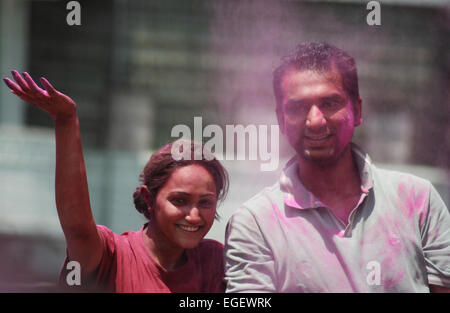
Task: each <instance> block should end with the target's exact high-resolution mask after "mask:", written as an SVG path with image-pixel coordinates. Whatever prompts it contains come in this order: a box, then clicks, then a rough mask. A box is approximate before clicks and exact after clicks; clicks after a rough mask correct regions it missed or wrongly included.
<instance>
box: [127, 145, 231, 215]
mask: <svg viewBox="0 0 450 313" xmlns="http://www.w3.org/2000/svg"><path fill="white" fill-rule="evenodd" d="M180 141H183V142H182V143H183V144H182V145H178V144H177V146H176V150H177V151H176V152H177V153H178V152H181V153H182V154H183V158H180V157H179V156H180V154H177V153H174V151H173V150H174V149H172V147H174V148H175V146H174V145H175V143H180ZM180 147H181V148H182V149H184V148H185V147H187V148H188V149H189V147H190V153H189V151H179V148H180ZM199 151H200V153H199ZM186 152H187V153H186ZM188 165H200V166H202V167H203V168H204V169H206V170H207V171H208V172H209V173H210V174H211V176H212V177H213V180H214V183H215V185H216V193H217V199H218V200H219V201H223V200H224V199H225V196H226V194H227V192H228V185H229V180H228V173H227V171H226V169H225V168H224V167H223V166H222V164H221V163H220V162H219V161H218V160H217V159H215V158H214V156H213V155H212V153H211V152H209V151H207V150H206V149H205V148H204V146H203V145H202V144H200V143H195V142H192V141H186V140H177V141H175V142H173V143H170V144H168V145H165V146H164V147H162V148H161V149H160V150H158V151H157V152H155V153H154V154H153V155H152V156H151V158H150V160H149V161H148V162H147V165H145V168H144V170H143V171H142V173H141V174H140V175H139V181H140V183H141V185H146V186H147V188H148V191H149V192H150V202H151V203H150V205H153V204H154V202H155V200H156V196H157V194H158V192H159V190H160V189H161V188H162V187H163V186H164V185H165V183H166V182H167V181H168V180H169V178H170V176H171V175H172V173H173V172H174V171H175V170H177V169H178V168H181V167H184V166H188ZM133 200H134V205H135V207H136V210H138V212H139V213H142V214H144V216H145V217H146V218H147V219H150V217H151V216H150V213H149V210H148V205H147V204H146V203H145V201H144V199H143V197H142V195H141V192H140V186H138V187H137V188H136V189H135V191H134V193H133ZM218 217H219V216H218V214H217V213H216V218H218Z"/></svg>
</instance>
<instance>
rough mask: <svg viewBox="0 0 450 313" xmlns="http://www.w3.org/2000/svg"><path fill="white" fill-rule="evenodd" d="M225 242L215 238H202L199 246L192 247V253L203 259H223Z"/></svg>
mask: <svg viewBox="0 0 450 313" xmlns="http://www.w3.org/2000/svg"><path fill="white" fill-rule="evenodd" d="M223 249H224V246H223V243H221V242H219V241H217V240H214V239H202V241H200V243H199V244H198V246H197V247H195V248H194V249H191V253H193V254H195V255H197V256H198V257H200V258H201V259H204V258H208V259H221V258H222V257H223Z"/></svg>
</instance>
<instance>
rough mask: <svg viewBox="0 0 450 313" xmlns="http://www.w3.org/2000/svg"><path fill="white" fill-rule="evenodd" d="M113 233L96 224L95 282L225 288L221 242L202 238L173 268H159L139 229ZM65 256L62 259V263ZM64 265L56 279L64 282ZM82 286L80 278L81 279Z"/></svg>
mask: <svg viewBox="0 0 450 313" xmlns="http://www.w3.org/2000/svg"><path fill="white" fill-rule="evenodd" d="M145 226H146V225H144V226H143V227H142V229H141V230H140V231H138V232H134V231H126V232H124V233H123V234H121V235H117V234H114V233H113V232H112V231H111V230H110V229H109V228H107V227H105V226H102V225H97V228H98V230H99V233H100V235H101V237H102V240H103V256H102V259H101V261H100V264H99V266H98V269H97V271H96V272H95V274H94V276H95V278H94V279H95V286H96V287H98V288H99V290H101V291H103V290H105V291H110V292H156V293H165V292H209V293H217V292H224V291H225V284H224V281H223V277H224V266H223V245H222V244H221V243H220V242H218V241H215V240H211V239H203V240H202V241H201V242H200V244H199V245H198V246H197V247H195V248H193V249H188V250H186V256H187V261H186V263H185V264H184V265H182V266H181V267H179V268H177V269H176V270H173V271H167V270H165V269H164V268H162V267H161V266H160V265H159V264H157V263H156V262H155V260H154V259H153V258H152V257H151V255H150V253H149V252H148V250H147V248H146V247H145V245H144V241H143V234H142V232H143V230H144V228H145ZM68 261H69V260H68V259H66V262H65V264H67V262H68ZM65 268H66V267H65V266H64V267H63V270H62V272H61V276H60V281H61V282H63V283H64V282H65V277H66V276H65V275H64V274H65V273H67V272H68V271H67V270H65ZM81 287H83V282H81Z"/></svg>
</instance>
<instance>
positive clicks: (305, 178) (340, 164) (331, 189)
mask: <svg viewBox="0 0 450 313" xmlns="http://www.w3.org/2000/svg"><path fill="white" fill-rule="evenodd" d="M297 162H298V168H299V172H298V175H299V178H300V181H301V182H302V184H303V186H305V188H306V189H308V190H309V191H310V192H312V193H313V194H314V195H315V196H316V197H317V198H319V199H320V200H321V201H323V200H325V201H326V200H327V199H339V198H345V197H348V196H350V195H354V194H355V193H356V192H357V191H359V190H360V186H361V179H360V176H359V172H358V168H357V166H356V164H355V161H354V159H353V156H352V153H351V147H350V146H348V147H347V148H346V150H345V151H344V152H343V155H342V156H341V157H340V158H339V159H338V160H337V161H336V162H335V163H333V164H327V165H323V164H315V163H314V162H311V161H308V160H305V159H303V158H302V157H300V156H298V157H297ZM325 204H326V203H325Z"/></svg>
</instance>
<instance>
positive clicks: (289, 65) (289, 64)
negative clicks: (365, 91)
mask: <svg viewBox="0 0 450 313" xmlns="http://www.w3.org/2000/svg"><path fill="white" fill-rule="evenodd" d="M334 69H336V70H337V72H338V73H339V74H340V76H341V79H342V85H343V87H344V91H345V92H346V93H347V95H348V96H349V97H350V100H351V101H352V103H357V101H358V100H359V87H358V74H357V72H356V64H355V60H354V59H353V57H351V56H350V55H349V54H348V53H347V52H345V51H344V50H341V49H339V48H337V47H335V46H332V45H330V44H328V43H317V42H307V43H302V44H300V45H298V46H297V47H295V49H294V50H293V51H292V52H290V53H289V54H287V55H286V56H284V57H282V58H281V64H280V65H279V66H278V67H277V68H276V69H275V71H274V72H273V89H274V93H275V100H276V103H277V111H280V110H281V108H282V107H281V101H282V100H281V99H282V96H283V95H282V92H281V80H282V78H283V76H284V75H285V73H286V72H287V71H289V70H296V71H306V70H310V71H314V72H318V73H321V74H325V73H328V72H330V71H333V70H334Z"/></svg>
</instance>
